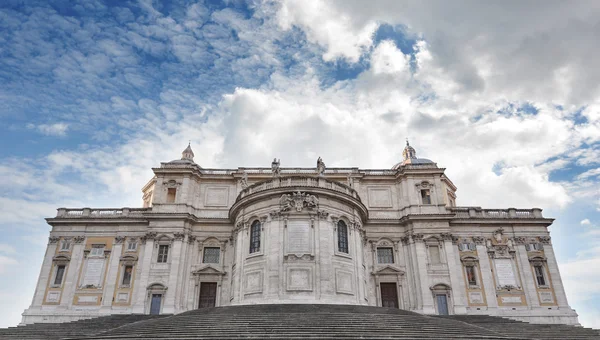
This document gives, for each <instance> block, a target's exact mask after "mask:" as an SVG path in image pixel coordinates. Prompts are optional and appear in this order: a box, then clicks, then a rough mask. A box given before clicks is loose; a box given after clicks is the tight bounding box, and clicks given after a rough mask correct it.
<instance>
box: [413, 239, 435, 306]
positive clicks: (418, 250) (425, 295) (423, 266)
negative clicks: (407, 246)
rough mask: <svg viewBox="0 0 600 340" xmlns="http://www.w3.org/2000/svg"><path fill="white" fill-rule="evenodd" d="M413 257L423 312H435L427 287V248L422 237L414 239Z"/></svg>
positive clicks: (431, 296)
mask: <svg viewBox="0 0 600 340" xmlns="http://www.w3.org/2000/svg"><path fill="white" fill-rule="evenodd" d="M414 247H415V257H414V261H416V262H417V266H416V267H417V269H418V278H419V283H420V288H421V298H422V299H423V300H422V301H423V313H424V314H435V308H434V306H433V295H432V294H431V290H430V289H429V274H428V273H427V258H428V257H427V249H426V247H425V243H423V240H422V238H421V239H418V240H415V241H414Z"/></svg>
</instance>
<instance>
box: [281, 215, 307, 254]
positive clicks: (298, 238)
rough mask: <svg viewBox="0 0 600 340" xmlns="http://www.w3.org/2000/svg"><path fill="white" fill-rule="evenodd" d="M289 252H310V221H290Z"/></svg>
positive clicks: (288, 228) (288, 233)
mask: <svg viewBox="0 0 600 340" xmlns="http://www.w3.org/2000/svg"><path fill="white" fill-rule="evenodd" d="M286 245H287V253H291V254H310V253H311V246H310V226H309V222H308V221H288V224H287V240H286Z"/></svg>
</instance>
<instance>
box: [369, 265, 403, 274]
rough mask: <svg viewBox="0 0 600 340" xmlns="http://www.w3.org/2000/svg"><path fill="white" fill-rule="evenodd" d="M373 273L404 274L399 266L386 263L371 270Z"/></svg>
mask: <svg viewBox="0 0 600 340" xmlns="http://www.w3.org/2000/svg"><path fill="white" fill-rule="evenodd" d="M373 275H404V271H403V270H402V269H400V268H397V267H394V266H390V265H387V266H385V267H381V268H378V269H377V270H375V271H373Z"/></svg>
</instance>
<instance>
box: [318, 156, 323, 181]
mask: <svg viewBox="0 0 600 340" xmlns="http://www.w3.org/2000/svg"><path fill="white" fill-rule="evenodd" d="M317 173H318V174H319V176H323V175H324V174H325V162H323V159H322V158H321V157H319V159H317Z"/></svg>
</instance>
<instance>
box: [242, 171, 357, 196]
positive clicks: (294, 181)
mask: <svg viewBox="0 0 600 340" xmlns="http://www.w3.org/2000/svg"><path fill="white" fill-rule="evenodd" d="M286 187H313V188H324V189H330V190H334V191H337V192H340V193H344V194H346V195H349V196H352V197H354V198H355V199H357V200H358V201H360V197H359V196H358V193H357V192H356V190H354V189H352V188H351V187H349V186H347V185H345V184H342V183H339V182H335V181H331V180H328V179H326V178H324V177H306V176H289V177H279V178H273V179H270V180H267V181H263V182H259V183H256V184H253V185H251V186H249V187H247V188H246V189H244V190H242V191H241V192H240V194H239V195H238V197H237V200H240V199H242V198H244V197H246V196H248V195H252V194H255V193H257V192H261V191H265V190H270V189H275V188H286Z"/></svg>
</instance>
